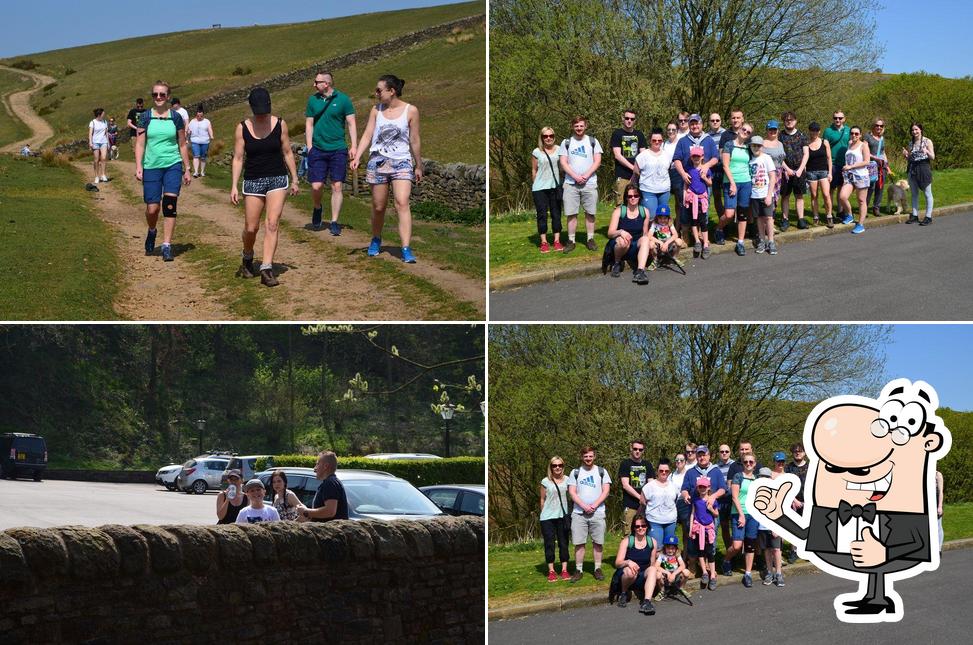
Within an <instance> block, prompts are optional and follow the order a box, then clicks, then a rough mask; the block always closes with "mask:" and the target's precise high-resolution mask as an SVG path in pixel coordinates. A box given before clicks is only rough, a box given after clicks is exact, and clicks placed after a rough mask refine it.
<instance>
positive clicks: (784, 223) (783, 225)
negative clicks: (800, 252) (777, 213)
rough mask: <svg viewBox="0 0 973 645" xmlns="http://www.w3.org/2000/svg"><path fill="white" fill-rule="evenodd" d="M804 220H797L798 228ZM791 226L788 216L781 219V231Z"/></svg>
mask: <svg viewBox="0 0 973 645" xmlns="http://www.w3.org/2000/svg"><path fill="white" fill-rule="evenodd" d="M803 221H804V220H801V219H799V220H797V227H798V228H800V227H801V222H803ZM790 227H791V222H790V220H789V219H787V218H786V217H782V218H781V220H780V232H781V233H783V232H784V231H786V230H787V229H789V228H790Z"/></svg>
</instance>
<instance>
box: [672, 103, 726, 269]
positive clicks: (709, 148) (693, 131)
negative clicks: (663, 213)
mask: <svg viewBox="0 0 973 645" xmlns="http://www.w3.org/2000/svg"><path fill="white" fill-rule="evenodd" d="M694 147H702V149H703V163H702V165H700V167H699V174H700V176H701V177H705V176H706V174H707V173H708V172H709V171H710V169H711V168H712V167H713V166H715V165H716V164H717V163H718V162H719V160H720V154H719V150H717V149H716V142H715V141H713V138H712V137H710V136H709V135H708V134H706V133H705V132H703V117H701V116H700V115H698V114H691V115H690V116H689V131H688V132H687V133H686V136H684V137H682V138H681V139H679V141H678V142H677V143H676V151H675V152H674V153H673V156H672V163H673V165H674V166H675V168H676V172H678V173H679V176H680V177H681V178H682V183H683V186H688V185H689V183H690V181H691V179H690V177H689V169H690V168H691V164H690V161H689V157H690V155H691V153H692V149H693V148H694ZM706 192H707V193H708V195H707V200H708V198H709V196H711V195H712V187H709V188H707V190H706ZM676 204H677V211H678V213H679V224H680V227H681V228H680V230H682V229H684V228H687V227H689V226H690V225H691V223H692V221H691V219H692V210H691V208H687V207H686V206H685V205H684V203H683V198H682V192H681V191H680V192H678V193H676ZM706 229H707V227H706V218H705V217H704V218H703V224H702V225H701V226H700V235H701V237H702V238H703V241H702V242H696V244H695V246H693V253H694V254H695V255H696V257H699V256H700V254H701V253H702V251H703V247H704V246H709V235H708V233H707V230H706Z"/></svg>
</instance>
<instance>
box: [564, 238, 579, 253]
mask: <svg viewBox="0 0 973 645" xmlns="http://www.w3.org/2000/svg"><path fill="white" fill-rule="evenodd" d="M576 246H577V244H575V243H574V242H572V241H571V240H568V243H567V244H565V245H564V252H565V253H570V252H571V251H573V250H574V247H576Z"/></svg>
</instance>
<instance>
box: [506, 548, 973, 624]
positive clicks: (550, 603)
mask: <svg viewBox="0 0 973 645" xmlns="http://www.w3.org/2000/svg"><path fill="white" fill-rule="evenodd" d="M969 548H973V538H964V539H962V540H951V541H949V542H946V543H945V544H943V551H954V550H957V549H969ZM784 573H785V574H786V575H787V576H788V577H790V576H802V575H808V574H814V573H820V570H819V569H818V568H817V567H816V566H814V565H813V564H811V563H810V562H797V563H794V564H792V565H788V566H786V567H784ZM742 578H743V576H742V575H741V574H740V573H737V572H734V574H733V575H732V576H719V577H717V579H716V580H717V586H719V587H726V586H730V585H739V584H740V581H741V580H742ZM698 583H699V578H693V579H692V580H690V581H689V582H688V583H687V584H688V585H689V589H692V591H693V593H695V592H696V591H698ZM693 585H697V587H696V588H693ZM689 589H687V592H688V591H689ZM690 595H692V594H690ZM607 602H608V587H607V585H606V586H605V587H604V588H603V589H601V590H600V591H597V592H592V593H587V594H579V595H577V596H568V597H565V598H552V599H545V600H538V601H535V602H528V603H523V604H519V605H509V606H507V607H498V608H496V609H491V610H490V611H489V613H488V618H489V620H509V619H512V618H523V617H524V616H530V615H532V614H541V613H547V612H553V611H564V610H565V609H576V608H578V607H594V606H596V605H604V604H607Z"/></svg>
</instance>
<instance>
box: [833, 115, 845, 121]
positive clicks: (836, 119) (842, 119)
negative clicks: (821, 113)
mask: <svg viewBox="0 0 973 645" xmlns="http://www.w3.org/2000/svg"><path fill="white" fill-rule="evenodd" d="M833 118H834V120H835V121H844V120H845V117H843V116H836V117H833Z"/></svg>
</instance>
